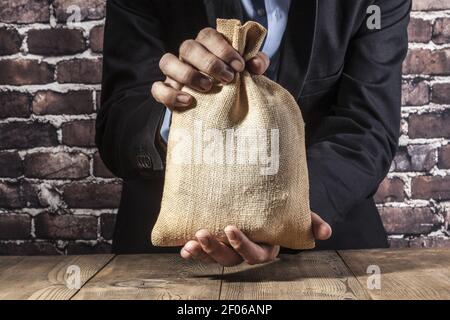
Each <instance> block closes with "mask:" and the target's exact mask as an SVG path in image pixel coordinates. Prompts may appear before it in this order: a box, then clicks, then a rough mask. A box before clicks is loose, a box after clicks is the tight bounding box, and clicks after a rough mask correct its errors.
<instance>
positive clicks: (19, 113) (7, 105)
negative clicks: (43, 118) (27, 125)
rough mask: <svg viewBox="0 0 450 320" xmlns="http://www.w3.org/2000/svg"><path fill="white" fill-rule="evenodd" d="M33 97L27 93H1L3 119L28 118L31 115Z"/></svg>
mask: <svg viewBox="0 0 450 320" xmlns="http://www.w3.org/2000/svg"><path fill="white" fill-rule="evenodd" d="M30 105H31V96H30V95H29V94H27V93H22V92H14V91H2V92H0V106H1V108H0V119H1V118H9V117H12V118H28V117H29V116H30V114H31V112H30V109H31V106H30Z"/></svg>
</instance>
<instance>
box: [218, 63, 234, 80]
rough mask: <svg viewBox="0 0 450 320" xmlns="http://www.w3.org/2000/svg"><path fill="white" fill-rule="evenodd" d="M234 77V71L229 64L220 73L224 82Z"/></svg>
mask: <svg viewBox="0 0 450 320" xmlns="http://www.w3.org/2000/svg"><path fill="white" fill-rule="evenodd" d="M233 78H234V72H233V71H232V70H231V68H230V67H229V66H226V67H225V69H223V71H222V72H221V73H220V80H222V81H223V82H230V81H232V80H233Z"/></svg>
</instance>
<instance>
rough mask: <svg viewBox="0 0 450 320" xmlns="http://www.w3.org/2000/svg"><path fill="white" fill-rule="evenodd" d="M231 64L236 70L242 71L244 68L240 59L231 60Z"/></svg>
mask: <svg viewBox="0 0 450 320" xmlns="http://www.w3.org/2000/svg"><path fill="white" fill-rule="evenodd" d="M230 65H231V66H232V67H233V69H234V70H236V71H242V69H244V64H243V63H242V62H241V61H240V60H238V59H236V60H233V61H231V63H230Z"/></svg>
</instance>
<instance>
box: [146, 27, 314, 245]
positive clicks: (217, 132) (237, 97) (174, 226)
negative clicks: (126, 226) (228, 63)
mask: <svg viewBox="0 0 450 320" xmlns="http://www.w3.org/2000/svg"><path fill="white" fill-rule="evenodd" d="M217 30H218V31H219V32H220V33H222V34H223V35H224V36H225V37H226V38H227V39H228V40H229V42H230V43H231V44H232V46H233V47H234V48H235V49H236V50H237V51H238V52H239V53H240V54H241V55H242V56H243V57H244V59H245V60H246V61H247V60H249V59H251V58H252V57H254V56H255V55H256V54H257V53H258V52H259V50H260V47H261V44H262V42H263V40H264V37H265V34H266V30H265V28H264V27H262V26H261V25H259V24H258V23H256V22H253V21H250V22H247V23H245V24H244V25H243V26H241V24H240V21H238V20H234V19H231V20H224V19H218V20H217ZM183 91H185V92H187V93H189V94H190V95H192V96H193V97H194V98H195V101H196V105H195V107H194V108H191V109H189V110H185V111H174V113H173V115H172V124H171V127H170V133H169V140H168V148H167V159H166V174H165V182H164V192H163V198H162V203H161V211H160V213H159V216H158V220H157V222H156V224H155V226H154V228H153V230H152V234H151V241H152V243H153V245H155V246H181V245H184V244H185V243H186V242H187V241H189V240H192V239H195V237H194V235H195V233H196V232H197V231H198V230H200V229H208V230H209V231H210V232H211V234H212V235H214V236H216V237H218V238H219V239H221V240H222V241H225V242H226V239H227V238H226V236H225V233H224V231H223V229H224V228H225V227H226V226H228V225H235V226H236V227H238V228H239V229H241V230H242V231H243V232H244V233H245V234H246V235H247V236H248V237H249V238H250V239H251V240H252V241H254V242H261V243H266V244H271V245H280V246H283V247H287V248H292V249H309V248H313V247H314V239H313V235H312V228H311V212H310V207H309V183H308V170H307V164H306V149H305V131H304V123H303V118H302V115H301V112H300V108H299V106H298V105H297V103H296V101H295V99H294V98H293V97H292V96H291V94H290V93H289V92H288V91H287V90H285V89H284V88H283V87H281V86H280V85H278V84H277V83H275V82H273V81H271V80H270V79H268V78H267V77H265V76H262V75H251V74H250V73H249V72H248V71H243V72H242V73H239V74H236V76H235V79H234V80H233V82H232V83H230V84H227V85H220V84H219V85H216V86H215V87H214V88H213V89H212V90H211V91H210V92H207V93H200V92H196V91H194V90H191V89H189V88H187V87H185V88H183Z"/></svg>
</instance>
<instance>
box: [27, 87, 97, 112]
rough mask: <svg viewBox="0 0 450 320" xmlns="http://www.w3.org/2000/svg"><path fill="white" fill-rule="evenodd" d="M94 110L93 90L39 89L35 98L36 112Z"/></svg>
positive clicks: (34, 106) (34, 110) (34, 107)
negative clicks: (63, 90)
mask: <svg viewBox="0 0 450 320" xmlns="http://www.w3.org/2000/svg"><path fill="white" fill-rule="evenodd" d="M93 111H94V101H93V98H92V92H91V91H86V90H81V91H70V92H66V93H60V92H55V91H39V92H37V93H36V95H35V96H34V99H33V112H34V113H35V114H91V113H92V112H93Z"/></svg>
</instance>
